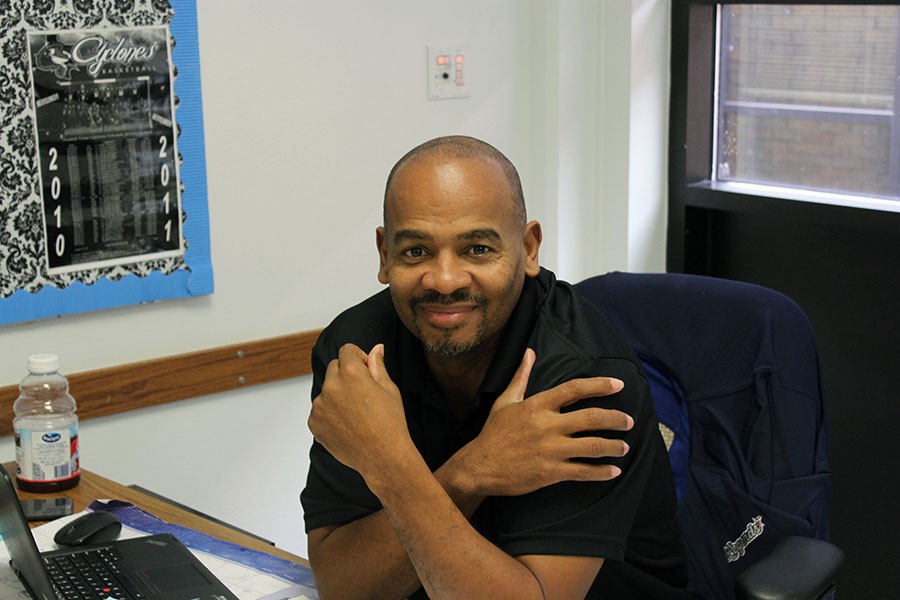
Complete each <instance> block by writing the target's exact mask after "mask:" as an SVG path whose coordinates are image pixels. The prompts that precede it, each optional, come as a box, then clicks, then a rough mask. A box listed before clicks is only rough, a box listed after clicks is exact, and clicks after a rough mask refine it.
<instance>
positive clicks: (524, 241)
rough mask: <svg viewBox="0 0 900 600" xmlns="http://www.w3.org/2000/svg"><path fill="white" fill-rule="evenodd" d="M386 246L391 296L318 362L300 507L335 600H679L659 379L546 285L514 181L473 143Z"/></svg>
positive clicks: (395, 181)
mask: <svg viewBox="0 0 900 600" xmlns="http://www.w3.org/2000/svg"><path fill="white" fill-rule="evenodd" d="M376 242H377V246H378V252H379V255H380V268H379V272H378V279H379V281H380V282H381V283H384V284H388V286H389V289H388V290H385V291H383V292H381V293H379V294H377V295H375V296H373V297H372V298H369V299H368V300H366V301H365V302H363V303H362V304H360V305H358V306H356V307H354V308H351V309H350V310H348V311H346V312H344V313H343V314H342V315H340V316H339V317H338V318H337V319H335V321H334V322H333V323H332V324H331V325H330V326H329V327H328V328H327V329H326V330H325V331H324V332H323V334H322V336H321V337H320V339H319V341H318V342H317V344H316V347H315V349H314V350H313V370H314V380H313V392H312V394H313V398H314V400H313V406H312V412H311V415H310V418H309V427H310V430H311V431H312V433H313V435H314V436H315V438H316V442H315V443H314V445H313V448H312V450H311V453H310V459H311V460H310V462H311V466H310V474H309V479H308V481H307V486H306V489H305V490H304V492H303V494H302V495H301V499H302V502H303V507H304V517H305V520H306V527H307V531H308V534H309V554H310V562H311V564H312V568H313V572H314V573H315V576H316V581H317V585H318V588H319V593H320V596H321V598H323V600H329V599H331V598H337V599H341V600H349V599H355V598H378V599H393V598H398V599H399V598H406V597H411V598H431V599H439V598H441V599H443V598H464V599H481V598H510V599H515V600H524V599H531V598H535V599H538V598H539V599H544V600H549V599H560V600H562V599H572V600H574V599H579V600H580V599H582V598H585V597H586V596H587V597H589V598H590V597H600V594H603V597H609V598H628V597H635V598H636V597H648V598H649V597H652V598H663V597H666V595H667V594H668V595H671V596H672V597H678V594H679V591H678V590H679V588H680V587H682V586H683V584H684V581H683V580H684V575H683V568H684V566H683V560H682V556H681V548H680V542H679V536H678V532H677V528H676V527H675V522H674V511H675V501H674V492H673V487H672V482H671V473H669V471H668V462H667V459H666V456H665V448H664V447H663V445H662V441H661V439H660V436H659V433H658V429H657V425H656V416H655V414H654V412H653V408H652V405H651V403H650V400H649V396H648V392H647V386H646V382H645V380H644V379H643V377H642V376H641V374H640V367H639V363H638V362H637V359H636V358H635V357H634V356H633V354H632V353H631V351H630V350H629V349H628V348H627V347H626V346H625V344H624V343H623V342H622V341H621V340H620V339H619V337H618V336H617V334H616V333H615V332H614V331H613V330H612V329H611V327H610V326H609V325H608V324H607V323H606V322H605V320H604V319H603V318H602V317H601V316H600V315H599V314H598V313H597V312H595V311H594V310H593V309H592V308H591V307H590V306H588V305H587V304H586V303H585V302H584V301H582V300H581V299H579V298H578V297H577V296H576V295H575V294H574V292H573V291H572V289H571V287H569V286H568V285H567V284H563V283H561V282H556V281H555V278H554V277H553V275H552V273H550V272H549V271H546V270H544V269H542V268H541V267H540V266H539V264H538V250H539V247H540V243H541V229H540V225H539V224H538V223H537V222H536V221H531V222H528V221H527V219H526V216H525V204H524V200H523V198H522V191H521V184H520V183H519V177H518V174H517V173H516V170H515V168H514V167H513V166H512V164H511V163H510V162H509V161H508V160H507V159H506V157H504V156H503V155H502V154H501V153H500V152H499V151H497V150H496V149H495V148H493V147H492V146H490V145H488V144H486V143H484V142H481V141H479V140H475V139H473V138H467V137H460V136H455V137H447V138H438V139H435V140H432V141H430V142H426V143H425V144H423V145H421V146H419V147H417V148H415V149H413V150H412V151H410V152H409V153H408V154H407V155H406V156H404V157H403V158H402V159H401V160H400V161H399V162H398V163H397V165H396V166H395V167H394V169H393V170H392V172H391V174H390V176H389V177H388V182H387V186H386V190H385V199H384V226H383V227H379V228H378V229H377V231H376ZM628 415H631V417H629V416H628ZM632 417H633V419H632ZM598 431H604V432H606V433H604V435H607V436H608V438H604V437H599V436H598V435H597V432H598Z"/></svg>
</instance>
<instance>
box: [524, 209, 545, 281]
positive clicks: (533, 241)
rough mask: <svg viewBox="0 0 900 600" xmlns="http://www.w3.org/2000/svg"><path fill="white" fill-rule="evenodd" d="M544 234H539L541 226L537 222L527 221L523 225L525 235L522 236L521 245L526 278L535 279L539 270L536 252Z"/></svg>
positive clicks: (539, 247)
mask: <svg viewBox="0 0 900 600" xmlns="http://www.w3.org/2000/svg"><path fill="white" fill-rule="evenodd" d="M543 238H544V234H543V233H542V232H541V224H540V223H538V222H537V221H529V222H528V224H527V225H525V233H524V234H522V245H523V246H524V247H525V274H526V275H527V276H528V277H537V275H538V273H539V272H540V270H541V265H540V262H539V261H538V251H539V250H540V249H541V240H542V239H543Z"/></svg>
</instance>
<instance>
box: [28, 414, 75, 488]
mask: <svg viewBox="0 0 900 600" xmlns="http://www.w3.org/2000/svg"><path fill="white" fill-rule="evenodd" d="M15 435H16V463H17V466H18V473H17V474H16V475H17V477H18V478H19V479H22V480H23V481H34V482H56V481H66V480H68V479H72V478H74V477H76V476H77V475H78V474H79V465H78V423H74V424H72V425H71V426H70V427H68V428H67V429H60V430H53V429H50V430H37V431H31V430H29V429H16V430H15Z"/></svg>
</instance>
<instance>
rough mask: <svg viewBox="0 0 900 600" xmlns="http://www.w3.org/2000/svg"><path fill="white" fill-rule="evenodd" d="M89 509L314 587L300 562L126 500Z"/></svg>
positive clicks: (308, 573)
mask: <svg viewBox="0 0 900 600" xmlns="http://www.w3.org/2000/svg"><path fill="white" fill-rule="evenodd" d="M88 508H89V509H90V510H105V511H108V512H111V513H113V514H115V515H116V516H117V517H119V520H120V521H122V524H123V525H125V526H127V527H130V528H132V529H137V530H138V531H143V532H145V533H148V534H157V533H171V534H172V535H174V536H175V537H177V538H178V540H179V541H180V542H181V543H182V544H184V545H185V546H187V547H188V548H190V549H191V550H196V551H198V552H205V553H207V554H212V555H214V556H218V557H220V558H223V559H225V560H229V561H231V562H234V563H237V564H240V565H244V566H247V567H250V568H252V569H255V570H257V571H260V572H263V573H267V574H269V575H274V576H276V577H279V578H281V579H284V580H285V581H289V582H291V583H294V584H297V585H301V586H305V587H307V588H309V591H310V592H313V591H314V590H315V585H316V582H315V579H314V578H313V574H312V571H311V570H310V569H309V568H308V567H305V566H303V565H300V564H297V563H294V562H291V561H289V560H284V559H282V558H278V557H277V556H273V555H271V554H267V553H265V552H259V551H257V550H251V549H249V548H245V547H243V546H240V545H238V544H232V543H230V542H225V541H222V540H220V539H218V538H215V537H212V536H210V535H207V534H205V533H201V532H199V531H196V530H194V529H190V528H189V527H183V526H181V525H173V524H172V523H167V522H166V521H163V520H161V519H159V518H157V517H155V516H153V515H151V514H149V513H147V512H145V511H143V510H141V509H140V508H138V507H136V506H134V505H133V504H130V503H128V502H121V501H118V500H110V501H107V502H103V501H100V500H96V501H94V502H92V503H91V505H90V506H89V507H88Z"/></svg>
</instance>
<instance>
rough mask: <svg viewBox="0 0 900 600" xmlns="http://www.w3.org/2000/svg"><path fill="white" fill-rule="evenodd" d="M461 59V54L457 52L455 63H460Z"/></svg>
mask: <svg viewBox="0 0 900 600" xmlns="http://www.w3.org/2000/svg"><path fill="white" fill-rule="evenodd" d="M462 61H463V55H462V54H457V55H456V64H462Z"/></svg>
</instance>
